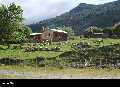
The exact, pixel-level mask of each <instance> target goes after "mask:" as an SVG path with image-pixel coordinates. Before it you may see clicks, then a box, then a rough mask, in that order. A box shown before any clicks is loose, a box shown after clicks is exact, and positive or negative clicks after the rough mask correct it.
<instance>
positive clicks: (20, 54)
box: [0, 37, 120, 59]
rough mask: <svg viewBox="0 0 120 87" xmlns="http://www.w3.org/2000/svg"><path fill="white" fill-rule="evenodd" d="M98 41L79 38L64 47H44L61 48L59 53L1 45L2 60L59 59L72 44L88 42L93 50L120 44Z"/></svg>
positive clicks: (107, 39)
mask: <svg viewBox="0 0 120 87" xmlns="http://www.w3.org/2000/svg"><path fill="white" fill-rule="evenodd" d="M96 40H98V39H95V38H90V39H87V38H79V37H74V40H69V41H68V42H67V43H65V44H64V45H56V44H57V43H53V44H52V45H46V46H43V47H48V49H51V48H54V47H56V46H60V47H61V49H60V51H58V52H55V51H34V52H25V49H19V48H16V49H13V46H16V45H12V46H11V48H10V49H7V46H3V45H0V58H6V57H11V58H18V59H34V58H36V57H45V58H53V57H57V56H59V55H60V54H62V53H64V52H67V51H71V50H72V48H71V46H72V44H74V43H79V42H87V43H89V45H91V46H92V47H93V48H96V47H102V46H107V45H111V44H118V43H120V40H119V39H110V38H106V39H104V40H103V43H100V44H98V43H94V41H96ZM25 46H27V45H26V44H24V45H23V47H25Z"/></svg>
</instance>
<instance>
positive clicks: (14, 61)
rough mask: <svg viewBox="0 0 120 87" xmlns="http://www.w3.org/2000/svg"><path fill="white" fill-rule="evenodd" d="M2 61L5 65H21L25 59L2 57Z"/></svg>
mask: <svg viewBox="0 0 120 87" xmlns="http://www.w3.org/2000/svg"><path fill="white" fill-rule="evenodd" d="M0 63H1V64H5V65H19V64H21V63H23V60H20V59H13V58H2V59H0Z"/></svg>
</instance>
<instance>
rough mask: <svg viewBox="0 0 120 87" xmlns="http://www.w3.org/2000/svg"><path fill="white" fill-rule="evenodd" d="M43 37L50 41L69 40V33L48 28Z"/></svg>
mask: <svg viewBox="0 0 120 87" xmlns="http://www.w3.org/2000/svg"><path fill="white" fill-rule="evenodd" d="M43 38H44V39H45V40H48V41H53V42H58V41H67V40H68V33H67V32H65V31H63V30H57V29H48V30H46V31H44V32H43Z"/></svg>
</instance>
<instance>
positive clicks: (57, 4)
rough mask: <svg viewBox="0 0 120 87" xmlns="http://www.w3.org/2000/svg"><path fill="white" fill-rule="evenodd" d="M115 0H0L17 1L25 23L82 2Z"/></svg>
mask: <svg viewBox="0 0 120 87" xmlns="http://www.w3.org/2000/svg"><path fill="white" fill-rule="evenodd" d="M111 1H115V0H0V4H9V3H12V2H15V3H16V4H18V5H20V6H22V9H23V10H24V18H25V23H27V24H28V23H33V22H34V23H35V22H37V21H40V20H43V19H47V18H52V17H55V16H58V15H60V14H62V13H64V12H67V11H69V10H71V9H72V8H74V7H76V6H77V5H79V4H80V3H88V4H103V3H106V2H111Z"/></svg>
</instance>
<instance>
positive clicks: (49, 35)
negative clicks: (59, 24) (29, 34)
mask: <svg viewBox="0 0 120 87" xmlns="http://www.w3.org/2000/svg"><path fill="white" fill-rule="evenodd" d="M43 39H44V40H48V41H51V40H52V39H53V31H50V30H46V31H44V32H43Z"/></svg>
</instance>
